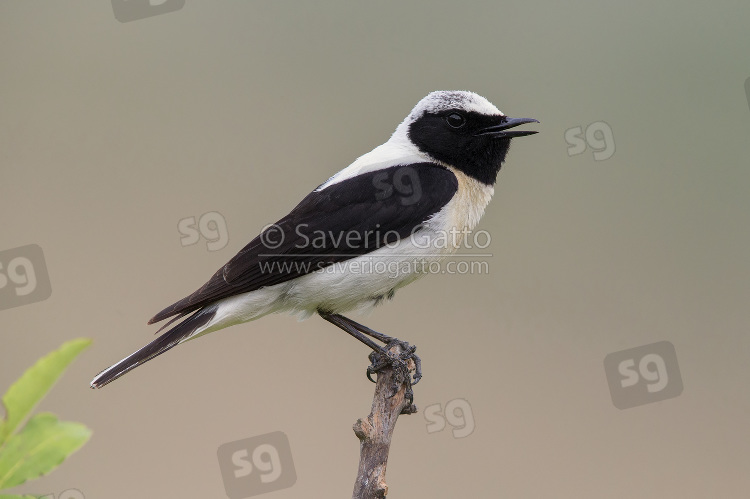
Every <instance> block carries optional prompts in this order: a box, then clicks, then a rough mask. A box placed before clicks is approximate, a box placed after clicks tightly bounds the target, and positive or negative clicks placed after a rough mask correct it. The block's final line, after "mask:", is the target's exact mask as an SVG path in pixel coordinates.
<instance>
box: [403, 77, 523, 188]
mask: <svg viewBox="0 0 750 499" xmlns="http://www.w3.org/2000/svg"><path fill="white" fill-rule="evenodd" d="M525 123H538V121H537V120H535V119H531V118H509V117H507V116H505V115H504V114H503V113H502V112H501V111H500V110H499V109H498V108H497V107H495V106H494V105H493V104H492V103H491V102H490V101H488V100H487V99H485V98H484V97H482V96H481V95H477V94H475V93H473V92H465V91H438V92H432V93H430V94H429V95H427V97H425V98H424V99H422V100H421V101H419V102H418V103H417V105H416V106H415V107H414V109H412V111H411V113H409V116H407V117H406V119H405V120H404V121H403V122H402V123H401V125H399V127H398V128H397V129H396V132H395V133H394V137H393V138H394V139H396V140H404V139H406V140H408V141H409V142H410V143H411V144H412V145H413V146H415V147H416V148H417V149H419V151H420V152H421V153H423V154H426V155H428V156H430V157H431V158H433V159H436V160H438V161H440V162H442V163H445V164H448V165H450V166H452V167H454V168H457V169H458V170H461V171H462V172H464V173H466V174H467V175H469V176H470V177H472V178H475V179H477V180H479V181H480V182H483V183H485V184H488V185H493V184H494V183H495V180H496V178H497V173H498V172H499V171H500V167H501V166H502V163H503V161H504V160H505V155H506V154H507V153H508V149H509V148H510V139H512V138H513V137H523V136H525V135H532V134H534V133H537V132H535V131H529V130H511V128H515V127H517V126H518V125H523V124H525Z"/></svg>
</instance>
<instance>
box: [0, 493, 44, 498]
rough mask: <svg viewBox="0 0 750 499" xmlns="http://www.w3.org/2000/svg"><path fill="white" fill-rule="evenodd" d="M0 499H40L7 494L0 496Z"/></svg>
mask: <svg viewBox="0 0 750 499" xmlns="http://www.w3.org/2000/svg"><path fill="white" fill-rule="evenodd" d="M0 499H40V496H27V495H23V496H10V495H7V494H0Z"/></svg>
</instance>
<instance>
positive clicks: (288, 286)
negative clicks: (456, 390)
mask: <svg viewBox="0 0 750 499" xmlns="http://www.w3.org/2000/svg"><path fill="white" fill-rule="evenodd" d="M531 122H537V121H536V120H534V119H528V118H509V117H507V116H505V115H504V114H503V113H502V112H500V111H499V110H498V109H497V107H495V106H494V105H493V104H492V103H490V102H489V101H488V100H487V99H485V98H484V97H481V96H480V95H477V94H475V93H473V92H466V91H438V92H432V93H430V94H429V95H427V96H426V97H425V98H423V99H422V100H421V101H419V103H417V105H416V106H415V107H414V109H412V111H411V113H409V115H408V116H407V117H406V119H404V121H403V122H402V123H401V124H400V125H399V126H398V127H397V128H396V131H395V132H394V133H393V135H392V136H391V138H390V139H389V140H388V141H387V142H386V143H384V144H383V145H381V146H378V147H376V148H375V149H373V150H372V151H370V152H369V153H367V154H365V155H363V156H361V157H359V158H358V159H357V160H356V161H354V163H352V164H351V165H349V166H348V167H346V168H344V169H343V170H341V171H340V172H338V173H336V174H335V175H333V176H332V177H331V178H329V179H328V180H327V181H326V182H324V183H323V184H321V185H320V186H318V187H317V188H316V189H315V190H313V191H312V192H311V193H310V194H308V195H307V196H306V197H305V198H304V199H303V200H302V201H301V202H300V203H299V204H298V205H297V206H296V207H295V208H294V209H293V210H292V211H291V212H290V213H289V214H288V215H286V216H285V217H284V218H282V219H281V220H279V221H278V222H276V223H275V224H272V225H270V226H267V227H266V228H265V229H264V230H263V231H262V232H261V233H260V235H259V236H258V237H256V238H255V239H253V240H252V241H251V242H250V243H249V244H248V245H247V246H245V247H244V248H243V249H242V250H241V251H240V252H239V253H237V255H235V256H234V257H233V258H232V259H231V260H229V262H228V263H227V264H226V265H224V266H223V267H222V268H220V269H219V270H218V271H217V272H216V273H215V274H214V275H213V276H212V277H211V279H209V280H208V282H207V283H206V284H204V285H203V286H202V287H201V288H200V289H198V290H197V291H195V292H194V293H193V294H191V295H189V296H187V297H185V298H183V299H182V300H180V301H178V302H176V303H174V304H172V305H170V306H169V307H167V308H165V309H164V310H162V311H161V312H159V313H158V314H156V315H155V316H154V317H153V318H152V319H151V320H150V321H149V324H153V323H156V322H160V321H163V320H165V319H169V318H171V320H170V321H169V322H167V323H166V324H165V325H164V326H163V327H162V329H164V328H166V327H168V326H170V325H172V327H171V329H169V330H167V331H166V332H165V333H163V334H162V335H161V336H159V337H158V338H157V339H156V340H154V341H152V342H151V343H149V344H148V345H146V346H145V347H143V348H141V349H140V350H138V351H136V352H135V353H133V354H131V355H129V356H127V357H125V358H124V359H122V360H121V361H119V362H118V363H116V364H114V365H113V366H111V367H109V368H107V369H105V370H104V371H102V372H101V373H99V374H98V375H97V376H96V377H95V378H94V379H93V381H92V382H91V387H92V388H100V387H102V386H104V385H106V384H108V383H110V382H112V381H113V380H115V379H117V378H119V377H120V376H122V375H123V374H125V373H127V372H128V371H130V370H131V369H134V368H135V367H137V366H139V365H141V364H143V363H144V362H147V361H149V360H151V359H153V358H154V357H156V356H158V355H161V354H162V353H164V352H166V351H167V350H169V349H171V348H172V347H174V346H176V345H178V344H180V343H183V342H185V341H188V340H192V339H194V338H197V337H199V336H202V335H204V334H207V333H210V332H213V331H217V330H219V329H223V328H225V327H228V326H233V325H235V324H241V323H243V322H248V321H252V320H255V319H258V318H260V317H263V316H264V315H268V314H271V313H278V312H289V313H292V314H297V315H300V316H302V317H305V316H310V315H313V314H316V313H317V314H318V315H320V316H321V317H322V318H324V319H326V320H327V321H329V322H331V323H333V324H334V325H336V326H338V327H339V328H341V329H343V330H344V331H346V332H348V333H349V334H351V335H352V336H354V337H356V338H357V339H359V340H360V341H362V342H363V343H365V344H366V345H368V346H369V347H370V348H372V349H373V352H374V353H373V354H371V359H372V361H373V365H371V366H370V367H369V368H368V377H369V376H370V374H371V373H373V372H377V371H378V370H379V369H381V368H382V366H383V365H385V364H387V363H389V362H390V363H392V362H399V361H400V362H403V361H405V360H406V359H407V358H409V357H411V358H414V359H415V360H416V361H418V358H417V357H416V356H415V355H414V350H415V347H413V346H412V347H409V346H408V344H405V353H404V354H402V356H401V357H400V358H397V359H395V361H394V359H393V358H392V357H389V356H388V355H387V353H386V348H385V347H384V346H381V345H379V344H378V343H377V342H376V341H374V340H378V341H380V342H383V343H385V344H386V346H387V345H390V344H391V342H392V341H400V340H396V339H395V338H392V337H390V336H387V335H384V334H381V333H378V332H376V331H373V330H371V329H369V328H367V327H365V326H363V325H361V324H358V323H356V322H354V321H352V320H351V319H348V318H346V317H344V316H343V315H341V314H342V313H346V312H350V311H353V310H358V311H362V310H366V309H368V308H371V307H374V306H375V305H377V304H379V303H380V302H381V301H383V300H384V299H390V298H392V297H393V294H394V292H395V291H396V290H397V289H399V288H401V287H403V286H406V285H407V284H409V283H411V282H413V281H415V280H416V279H418V278H419V277H422V276H423V275H425V274H426V273H428V272H426V271H425V269H428V268H430V263H431V262H440V261H441V260H443V259H444V258H445V257H447V256H449V255H450V254H452V253H454V252H455V251H456V250H457V249H458V248H459V246H460V245H461V239H462V238H463V236H464V235H465V234H466V233H467V231H471V230H473V229H474V227H475V226H476V225H477V223H478V222H479V219H480V218H481V217H482V214H483V213H484V210H485V208H486V207H487V204H488V203H489V202H490V198H491V197H492V195H493V193H494V184H495V181H496V179H497V175H498V172H499V171H500V167H501V165H502V164H503V161H504V160H505V156H506V154H507V153H508V149H509V147H510V141H511V139H512V138H513V137H522V136H525V135H531V134H533V133H536V132H534V131H518V130H511V129H512V128H514V127H516V126H518V125H522V124H525V123H531ZM178 321H179V322H178ZM175 323H176V324H175ZM173 324H174V325H173ZM159 331H161V329H160V330H159ZM417 367H418V370H417V373H416V374H415V376H414V382H417V381H418V380H419V377H421V371H420V370H419V365H417Z"/></svg>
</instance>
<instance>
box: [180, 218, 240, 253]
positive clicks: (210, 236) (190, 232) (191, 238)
mask: <svg viewBox="0 0 750 499" xmlns="http://www.w3.org/2000/svg"><path fill="white" fill-rule="evenodd" d="M177 230H178V231H180V244H182V245H183V246H191V245H193V244H196V243H197V242H198V241H200V240H201V236H203V237H204V238H206V248H208V251H218V250H220V249H222V248H224V246H226V245H227V243H228V242H229V233H228V232H227V221H226V220H224V216H223V215H222V214H221V213H219V212H218V211H209V212H208V213H204V214H203V215H201V216H200V218H199V219H198V220H197V227H196V220H195V217H188V218H183V219H182V220H180V221H179V222H177Z"/></svg>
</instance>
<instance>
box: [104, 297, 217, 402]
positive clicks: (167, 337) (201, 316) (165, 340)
mask: <svg viewBox="0 0 750 499" xmlns="http://www.w3.org/2000/svg"><path fill="white" fill-rule="evenodd" d="M217 309H218V305H209V306H207V307H204V308H202V309H200V310H198V311H197V312H195V313H194V314H193V315H191V316H189V317H188V318H187V319H185V320H183V321H182V322H180V323H179V324H177V325H176V326H174V327H173V328H172V329H170V330H169V331H167V332H166V333H164V334H162V335H161V336H159V337H158V338H156V339H155V340H154V341H152V342H151V343H149V344H148V345H146V346H145V347H143V348H141V349H140V350H138V351H136V352H134V353H132V354H130V355H128V356H127V357H125V358H124V359H122V360H121V361H120V362H118V363H117V364H115V365H113V366H111V367H108V368H107V369H105V370H104V371H102V372H100V373H99V374H98V375H97V376H96V377H95V378H94V379H93V380H92V381H91V388H101V387H103V386H104V385H106V384H108V383H111V382H112V381H114V380H116V379H117V378H119V377H120V376H122V375H123V374H125V373H127V372H128V371H130V370H132V369H135V368H136V367H138V366H140V365H141V364H143V363H145V362H148V361H149V360H151V359H153V358H154V357H156V356H158V355H161V354H163V353H164V352H166V351H167V350H169V349H170V348H172V347H174V346H176V345H177V344H178V343H180V342H181V341H183V340H185V339H187V338H188V337H189V336H190V335H192V334H193V333H194V332H196V331H197V330H198V329H200V328H201V327H203V326H205V325H206V324H208V323H209V322H210V321H211V319H213V317H214V315H216V310H217ZM177 318H178V319H179V318H181V317H177ZM170 323H171V321H170V322H169V323H167V324H166V325H165V326H164V327H166V326H168V325H169V324H170Z"/></svg>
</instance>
